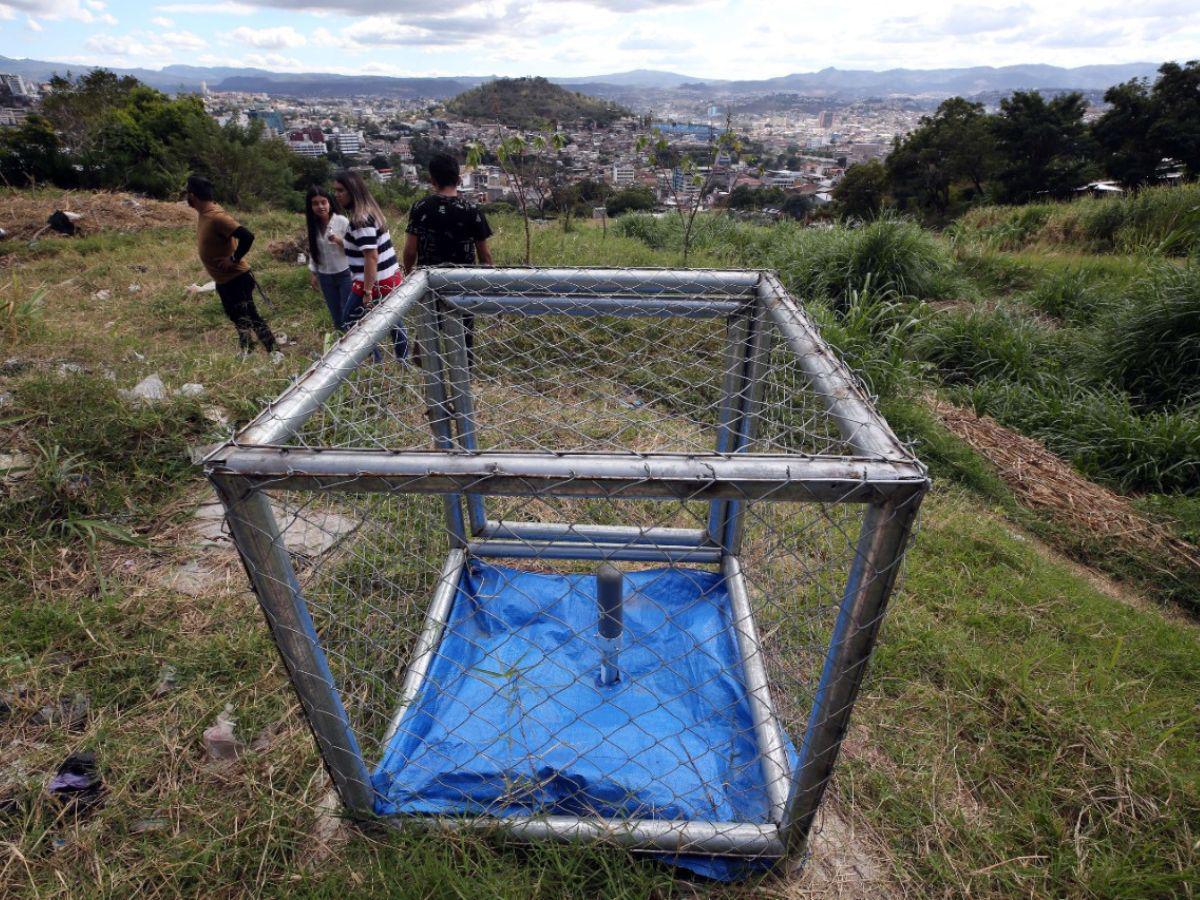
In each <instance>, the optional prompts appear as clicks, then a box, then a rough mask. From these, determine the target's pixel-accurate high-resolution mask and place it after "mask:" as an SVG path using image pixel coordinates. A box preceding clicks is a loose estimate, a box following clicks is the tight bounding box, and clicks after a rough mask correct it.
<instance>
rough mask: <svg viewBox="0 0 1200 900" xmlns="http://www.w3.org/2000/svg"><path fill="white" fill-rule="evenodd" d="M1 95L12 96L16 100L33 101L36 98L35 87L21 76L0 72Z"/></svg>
mask: <svg viewBox="0 0 1200 900" xmlns="http://www.w3.org/2000/svg"><path fill="white" fill-rule="evenodd" d="M0 94H11V95H12V96H13V97H14V98H18V99H23V100H32V99H33V98H34V96H35V93H34V89H33V85H32V84H30V83H29V82H27V81H26V80H25V79H24V78H22V77H21V76H20V75H13V74H10V73H8V72H0Z"/></svg>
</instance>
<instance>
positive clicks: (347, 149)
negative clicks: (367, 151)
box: [328, 131, 363, 155]
mask: <svg viewBox="0 0 1200 900" xmlns="http://www.w3.org/2000/svg"><path fill="white" fill-rule="evenodd" d="M328 140H329V142H330V143H331V144H332V149H334V150H336V151H337V152H338V153H348V154H351V155H353V154H356V153H361V152H362V146H363V136H362V133H361V132H358V131H335V132H334V133H333V134H331V135H329V137H328Z"/></svg>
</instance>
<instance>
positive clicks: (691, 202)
mask: <svg viewBox="0 0 1200 900" xmlns="http://www.w3.org/2000/svg"><path fill="white" fill-rule="evenodd" d="M638 147H639V148H640V149H643V150H645V149H649V157H648V160H649V162H650V164H651V165H662V164H663V162H664V161H666V160H677V162H676V163H675V165H674V166H673V167H672V168H671V171H670V174H669V175H668V176H667V192H668V193H669V194H670V195H671V199H672V200H673V201H674V203H675V212H676V213H677V214H678V216H679V222H680V224H681V225H682V226H683V264H684V265H685V266H686V265H687V261H688V255H689V254H690V253H691V250H692V235H693V232H694V228H695V224H696V215H697V214H698V213H699V212H700V207H701V206H702V205H703V203H704V198H705V197H707V196H708V195H709V194H711V193H712V191H713V189H714V188H715V187H716V185H717V178H718V173H717V167H716V166H715V165H714V166H712V167H710V168H709V169H708V173H707V174H703V173H702V172H701V171H700V167H699V165H698V163H697V159H696V156H697V155H703V156H704V157H706V158H708V159H710V160H713V159H715V158H716V156H717V154H718V153H720V152H722V151H724V152H726V153H729V154H730V155H731V156H732V155H734V154H737V153H738V152H740V151H741V149H742V145H741V142H740V141H739V140H738V137H737V134H735V133H734V131H733V127H732V123H731V120H730V118H729V117H728V116H726V120H725V130H724V131H723V132H721V134H720V135H719V136H718V137H717V139H716V141H714V142H713V144H712V145H711V146H710V147H708V148H707V149H706V150H704V151H702V153H701V154H685V153H681V152H680V151H678V150H676V149H675V148H674V147H672V146H671V145H670V144H668V143H667V139H666V138H665V137H663V135H662V133H661V132H655V133H654V134H653V136H652V138H642V139H639V141H638Z"/></svg>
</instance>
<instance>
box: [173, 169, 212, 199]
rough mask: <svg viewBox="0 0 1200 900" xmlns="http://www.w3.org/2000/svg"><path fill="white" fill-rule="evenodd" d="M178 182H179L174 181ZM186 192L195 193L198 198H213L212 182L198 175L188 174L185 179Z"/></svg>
mask: <svg viewBox="0 0 1200 900" xmlns="http://www.w3.org/2000/svg"><path fill="white" fill-rule="evenodd" d="M175 183H176V184H178V183H179V182H175ZM187 189H188V193H191V194H195V195H196V199H198V200H211V199H212V198H213V186H212V182H211V181H209V180H208V179H207V178H204V177H202V176H200V175H189V176H188V180H187Z"/></svg>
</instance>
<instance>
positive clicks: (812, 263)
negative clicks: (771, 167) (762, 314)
mask: <svg viewBox="0 0 1200 900" xmlns="http://www.w3.org/2000/svg"><path fill="white" fill-rule="evenodd" d="M763 250H764V251H765V252H764V254H763V256H762V257H761V258H760V259H759V260H756V261H755V263H756V264H757V265H761V266H763V267H764V268H771V269H775V270H776V271H778V272H779V274H780V276H781V277H782V278H783V279H784V281H785V282H787V284H788V286H789V287H790V288H791V289H792V290H793V291H794V292H795V293H796V294H797V295H798V296H800V297H805V298H809V297H814V296H817V297H825V298H828V299H830V300H832V301H833V303H834V305H835V306H837V307H839V308H842V307H844V306H845V305H846V304H847V303H848V301H849V298H850V295H851V292H853V291H855V290H860V289H861V288H862V287H863V286H864V285H867V284H868V283H869V284H870V285H871V287H872V289H873V290H875V291H892V292H894V293H896V294H898V295H900V296H902V297H916V298H921V299H937V298H942V297H949V296H955V295H956V294H960V293H962V292H963V291H965V290H966V289H967V288H966V285H965V283H964V281H963V279H962V278H961V277H960V276H959V274H958V272H957V270H956V267H955V264H954V260H953V258H952V256H951V255H950V252H949V250H948V249H947V248H946V247H945V246H944V245H943V244H942V243H941V242H940V241H938V240H937V238H936V237H934V236H933V235H932V234H931V233H930V232H928V231H925V230H924V229H923V228H921V227H920V226H919V225H917V224H916V223H915V222H910V221H908V220H904V219H890V218H883V219H877V220H875V221H874V222H871V223H870V224H868V225H865V226H863V227H862V228H831V229H815V228H803V227H801V226H798V225H790V224H782V225H777V226H775V228H774V229H772V230H771V241H770V243H769V245H767V246H766V247H764V248H763Z"/></svg>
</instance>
